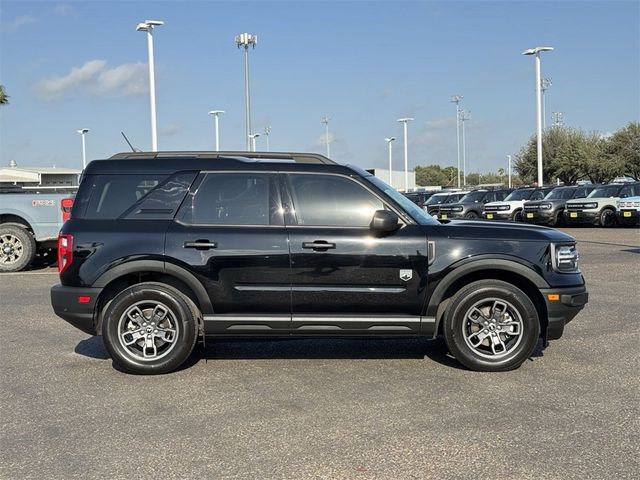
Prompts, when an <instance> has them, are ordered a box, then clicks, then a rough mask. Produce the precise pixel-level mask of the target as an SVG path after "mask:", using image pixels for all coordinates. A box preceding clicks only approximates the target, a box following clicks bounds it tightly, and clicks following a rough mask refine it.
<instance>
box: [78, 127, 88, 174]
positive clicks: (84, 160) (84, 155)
mask: <svg viewBox="0 0 640 480" xmlns="http://www.w3.org/2000/svg"><path fill="white" fill-rule="evenodd" d="M77 132H78V133H79V134H80V135H81V136H82V169H83V170H84V169H85V168H86V166H87V145H86V144H85V140H84V136H85V135H86V134H87V133H89V129H88V128H81V129H80V130H77Z"/></svg>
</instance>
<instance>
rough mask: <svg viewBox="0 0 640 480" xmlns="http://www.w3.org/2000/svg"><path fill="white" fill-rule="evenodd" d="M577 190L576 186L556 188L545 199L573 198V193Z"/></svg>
mask: <svg viewBox="0 0 640 480" xmlns="http://www.w3.org/2000/svg"><path fill="white" fill-rule="evenodd" d="M575 191H576V189H574V188H554V189H553V190H551V191H550V192H549V193H548V194H547V196H546V197H544V199H545V200H568V199H570V198H573V194H574V192H575Z"/></svg>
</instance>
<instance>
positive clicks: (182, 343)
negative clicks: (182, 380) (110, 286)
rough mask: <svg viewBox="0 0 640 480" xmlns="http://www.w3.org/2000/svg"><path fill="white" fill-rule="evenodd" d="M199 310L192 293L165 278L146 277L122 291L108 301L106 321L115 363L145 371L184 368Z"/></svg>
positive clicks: (125, 368)
mask: <svg viewBox="0 0 640 480" xmlns="http://www.w3.org/2000/svg"><path fill="white" fill-rule="evenodd" d="M195 310H196V309H195V305H194V304H193V302H192V301H191V300H190V299H189V298H187V297H186V296H185V295H184V294H182V293H181V292H180V291H179V290H177V289H176V288H174V287H171V286H169V285H165V284H163V283H155V282H146V283H140V284H138V285H133V286H131V287H129V288H126V289H125V290H123V291H122V292H120V293H119V294H118V295H117V296H116V297H115V298H114V299H113V300H112V301H111V302H110V303H109V305H108V306H107V308H106V310H105V314H104V318H103V322H102V336H103V337H104V343H105V345H106V347H107V350H108V351H109V353H110V355H111V358H112V359H113V362H114V364H115V366H116V367H118V368H119V369H121V370H123V371H125V372H129V373H135V374H145V375H149V374H160V373H168V372H171V371H172V370H175V369H176V368H178V367H179V366H180V365H182V363H184V361H185V360H186V359H187V358H188V357H189V355H191V352H193V349H194V346H195V343H196V339H197V333H198V332H197V331H198V326H197V320H196V317H197V312H196V311H195ZM154 320H155V322H154ZM145 335H147V336H148V337H147V338H148V339H149V343H147V338H145Z"/></svg>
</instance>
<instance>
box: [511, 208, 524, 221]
mask: <svg viewBox="0 0 640 480" xmlns="http://www.w3.org/2000/svg"><path fill="white" fill-rule="evenodd" d="M512 220H513V221H514V222H524V218H523V216H522V210H516V211H515V212H513V219H512Z"/></svg>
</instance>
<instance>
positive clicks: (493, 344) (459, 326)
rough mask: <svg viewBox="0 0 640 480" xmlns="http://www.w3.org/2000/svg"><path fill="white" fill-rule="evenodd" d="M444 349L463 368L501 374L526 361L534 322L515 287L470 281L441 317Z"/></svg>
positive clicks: (535, 327)
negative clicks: (499, 372) (445, 345)
mask: <svg viewBox="0 0 640 480" xmlns="http://www.w3.org/2000/svg"><path fill="white" fill-rule="evenodd" d="M444 334H445V339H446V342H447V346H448V347H449V350H450V351H451V353H452V354H453V355H454V356H455V357H456V359H457V360H458V361H459V362H460V363H462V364H463V365H464V366H466V367H467V368H470V369H472V370H478V371H486V372H491V371H505V370H511V369H514V368H518V367H519V366H520V365H521V364H522V362H524V361H525V360H526V359H527V358H529V357H530V356H531V354H532V353H533V351H534V349H535V347H536V344H537V342H538V337H539V336H540V321H539V318H538V313H537V311H536V308H535V306H534V305H533V303H532V302H531V300H530V299H529V297H528V296H527V295H526V294H525V293H524V292H523V291H522V290H520V289H519V288H516V287H514V286H513V285H511V284H509V283H506V282H503V281H500V280H480V281H477V282H473V283H471V284H469V285H467V286H465V287H464V288H462V289H461V290H459V291H458V293H456V295H455V296H454V297H453V299H452V300H451V304H450V307H449V308H448V309H447V311H446V312H445V316H444Z"/></svg>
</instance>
